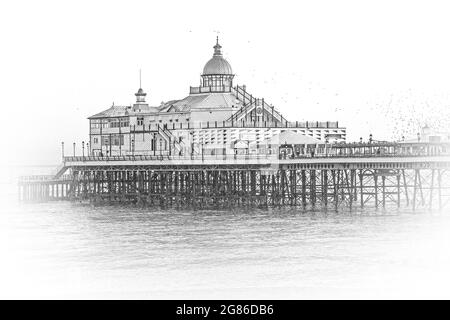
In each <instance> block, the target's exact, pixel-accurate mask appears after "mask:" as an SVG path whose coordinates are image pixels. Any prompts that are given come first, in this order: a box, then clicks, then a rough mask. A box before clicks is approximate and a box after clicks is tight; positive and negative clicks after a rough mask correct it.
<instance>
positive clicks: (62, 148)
mask: <svg viewBox="0 0 450 320" xmlns="http://www.w3.org/2000/svg"><path fill="white" fill-rule="evenodd" d="M61 156H62V160H63V161H64V141H63V142H61Z"/></svg>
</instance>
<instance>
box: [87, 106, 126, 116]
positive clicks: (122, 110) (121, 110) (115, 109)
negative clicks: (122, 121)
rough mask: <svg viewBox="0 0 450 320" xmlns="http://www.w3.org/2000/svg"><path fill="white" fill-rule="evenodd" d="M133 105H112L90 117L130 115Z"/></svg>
mask: <svg viewBox="0 0 450 320" xmlns="http://www.w3.org/2000/svg"><path fill="white" fill-rule="evenodd" d="M130 109H131V106H112V107H110V108H109V109H106V110H104V111H102V112H100V113H97V114H94V115H93V116H90V117H89V118H88V119H96V118H108V117H124V116H126V115H128V112H129V110H130Z"/></svg>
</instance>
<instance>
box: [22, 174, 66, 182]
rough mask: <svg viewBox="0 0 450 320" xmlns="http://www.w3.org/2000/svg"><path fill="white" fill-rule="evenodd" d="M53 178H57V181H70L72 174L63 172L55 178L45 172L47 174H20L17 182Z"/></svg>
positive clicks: (49, 179) (50, 179)
mask: <svg viewBox="0 0 450 320" xmlns="http://www.w3.org/2000/svg"><path fill="white" fill-rule="evenodd" d="M54 180H58V181H71V180H72V176H71V175H69V174H64V175H62V176H61V177H59V178H55V176H54V175H52V174H47V175H30V176H21V177H19V182H32V181H33V182H35V181H42V182H45V181H54Z"/></svg>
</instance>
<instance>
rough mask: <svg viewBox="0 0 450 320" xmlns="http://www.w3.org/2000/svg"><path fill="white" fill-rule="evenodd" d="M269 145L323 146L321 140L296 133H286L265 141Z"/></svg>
mask: <svg viewBox="0 0 450 320" xmlns="http://www.w3.org/2000/svg"><path fill="white" fill-rule="evenodd" d="M265 142H266V143H267V144H275V145H280V144H323V142H322V141H320V140H319V139H316V138H313V137H310V136H307V135H304V134H301V133H296V132H294V131H284V132H282V133H280V134H277V135H275V136H273V137H272V138H270V139H267V140H266V141H265Z"/></svg>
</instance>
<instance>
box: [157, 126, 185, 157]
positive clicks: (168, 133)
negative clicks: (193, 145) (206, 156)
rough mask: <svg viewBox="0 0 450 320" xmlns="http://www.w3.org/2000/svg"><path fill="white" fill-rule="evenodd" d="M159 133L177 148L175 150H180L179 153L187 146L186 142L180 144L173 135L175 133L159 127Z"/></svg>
mask: <svg viewBox="0 0 450 320" xmlns="http://www.w3.org/2000/svg"><path fill="white" fill-rule="evenodd" d="M158 133H159V134H160V135H161V136H162V137H163V138H164V139H165V140H166V141H167V142H168V143H169V144H173V145H174V146H175V149H177V150H178V152H181V151H182V150H183V149H184V147H185V145H184V142H182V141H181V142H180V141H178V140H177V138H176V137H175V136H174V135H173V133H172V132H171V131H170V130H169V129H167V128H164V127H161V126H158Z"/></svg>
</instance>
